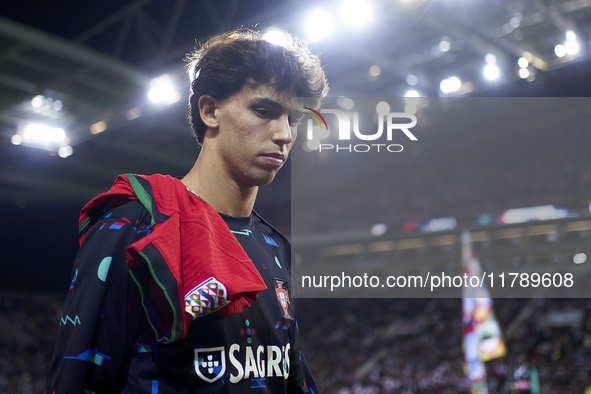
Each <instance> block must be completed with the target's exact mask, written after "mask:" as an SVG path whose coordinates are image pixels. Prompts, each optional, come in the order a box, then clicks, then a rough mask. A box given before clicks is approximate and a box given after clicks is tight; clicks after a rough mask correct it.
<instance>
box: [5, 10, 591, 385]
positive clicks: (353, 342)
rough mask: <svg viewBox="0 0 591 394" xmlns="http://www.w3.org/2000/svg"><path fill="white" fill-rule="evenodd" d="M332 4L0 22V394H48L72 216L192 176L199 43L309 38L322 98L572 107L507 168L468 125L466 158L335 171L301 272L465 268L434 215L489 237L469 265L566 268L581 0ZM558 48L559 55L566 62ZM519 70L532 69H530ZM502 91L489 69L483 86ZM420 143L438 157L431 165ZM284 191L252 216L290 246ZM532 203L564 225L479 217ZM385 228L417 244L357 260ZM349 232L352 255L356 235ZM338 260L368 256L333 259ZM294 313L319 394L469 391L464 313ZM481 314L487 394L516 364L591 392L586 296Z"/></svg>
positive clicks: (452, 238)
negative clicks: (379, 172)
mask: <svg viewBox="0 0 591 394" xmlns="http://www.w3.org/2000/svg"><path fill="white" fill-rule="evenodd" d="M346 3H347V2H341V1H333V2H328V1H327V2H312V1H300V2H295V1H284V2H278V1H273V0H266V1H265V0H262V1H248V0H228V1H219V2H214V1H211V0H203V1H199V2H197V1H192V2H191V1H184V0H176V1H174V2H168V1H161V0H152V1H150V0H137V1H126V2H107V3H103V4H85V3H83V2H74V1H56V2H39V1H21V2H19V3H16V2H15V3H9V2H4V3H3V4H2V5H1V6H0V169H1V171H0V212H1V217H2V219H3V220H2V225H1V226H0V229H1V230H0V231H2V236H1V237H0V267H1V275H0V289H1V293H0V296H1V298H0V392H6V393H37V392H39V393H40V392H42V391H43V384H44V379H45V374H46V372H47V367H48V365H49V362H50V360H51V353H52V346H53V339H54V337H55V333H56V330H57V328H58V325H59V319H60V317H61V312H60V308H61V303H62V302H63V298H64V296H65V292H66V290H67V288H68V285H69V282H70V279H71V272H70V270H71V265H72V262H73V259H74V256H75V253H76V249H77V234H76V228H77V215H78V212H79V210H80V208H81V207H82V205H83V204H84V203H85V202H86V201H87V200H88V199H90V198H91V197H93V196H94V195H96V194H98V193H100V192H102V191H104V190H106V189H107V188H108V187H109V186H110V184H111V183H112V181H113V180H114V178H115V177H116V175H117V174H119V173H123V172H134V173H165V174H170V175H174V176H182V175H183V174H184V173H185V172H186V171H187V169H188V168H190V166H191V165H192V163H193V162H194V160H195V158H196V155H197V153H198V150H197V146H196V144H195V142H194V141H193V139H192V137H191V136H190V134H189V131H188V126H187V124H186V122H185V115H186V99H185V97H186V96H187V85H188V84H187V78H186V76H185V74H184V65H183V63H182V61H181V59H182V57H183V54H184V53H185V52H186V51H187V50H188V49H190V48H191V47H192V46H193V45H194V40H195V39H198V40H200V41H204V40H205V39H206V38H207V37H208V36H210V35H212V34H215V33H217V32H221V31H225V30H228V29H231V28H235V27H239V26H254V25H255V24H259V25H262V26H268V27H273V26H275V27H279V28H283V29H286V30H288V31H290V32H293V33H296V34H299V35H301V36H303V37H305V38H306V39H307V40H309V41H310V42H311V47H312V49H313V50H314V51H315V52H321V56H322V62H323V64H325V65H326V67H325V69H326V72H327V75H328V79H329V82H330V85H331V96H334V97H337V96H346V97H364V96H372V97H403V96H405V95H406V94H407V92H408V91H409V90H414V91H415V92H417V93H418V94H420V95H421V96H423V97H483V96H484V97H580V99H579V100H577V104H580V106H579V107H577V108H571V109H566V110H565V109H560V110H556V111H552V110H549V111H548V113H547V114H546V115H545V116H543V117H541V118H540V119H532V123H531V125H529V126H527V127H525V128H524V129H523V130H520V134H519V135H518V136H517V137H515V138H511V136H507V140H508V142H507V144H510V146H512V147H514V152H517V153H515V156H514V157H512V158H511V160H509V161H504V160H496V161H488V160H487V158H488V157H494V152H491V151H490V150H488V149H487V146H486V145H485V144H483V143H482V141H483V139H486V138H490V136H479V134H478V130H477V129H475V130H470V131H469V133H470V135H469V136H468V135H467V136H461V137H466V138H462V141H463V143H462V144H463V146H462V150H461V151H460V152H459V153H458V152H455V151H454V154H453V155H452V154H451V153H449V152H451V150H452V147H455V146H457V142H458V141H457V139H456V140H454V138H446V136H445V135H440V136H438V137H437V138H438V139H430V138H427V137H425V139H424V140H425V142H424V143H423V144H422V145H419V147H420V149H419V150H418V151H417V150H414V151H413V150H411V149H409V150H408V151H405V152H403V153H400V154H399V155H400V156H394V157H391V158H389V159H387V160H389V162H388V163H387V164H388V165H389V166H391V168H392V177H391V178H388V177H384V178H383V179H380V180H379V181H377V182H374V183H372V182H368V184H367V185H364V188H359V187H357V188H352V187H351V185H350V184H348V183H347V178H346V177H344V176H340V175H339V176H333V177H331V178H330V179H324V180H323V179H321V180H318V181H317V182H323V184H326V185H327V186H326V187H330V188H331V189H333V190H337V191H338V193H339V195H341V196H342V198H340V199H339V200H338V201H326V200H323V199H322V194H321V193H320V192H316V193H310V195H304V196H298V198H303V199H304V200H305V199H306V198H307V199H308V201H309V202H310V204H316V205H319V206H320V208H319V209H322V210H325V211H327V212H329V213H330V214H331V216H330V221H328V222H327V221H315V220H314V217H310V218H307V219H306V223H307V224H308V225H309V228H307V231H308V234H309V235H310V236H311V237H315V238H317V239H321V240H322V239H325V240H327V241H323V242H319V243H306V242H303V241H302V242H300V243H299V245H298V242H297V240H294V241H296V242H294V243H295V245H296V248H298V249H296V250H297V251H300V252H299V253H300V255H301V256H303V261H302V264H309V263H310V261H312V260H314V259H315V258H316V257H318V256H322V259H325V260H321V261H322V262H323V263H330V264H357V265H363V264H364V263H367V261H368V259H370V260H371V261H375V260H376V259H377V260H380V261H409V262H415V261H419V260H420V259H444V260H445V262H446V263H448V264H456V265H457V266H461V259H460V253H459V241H458V234H459V231H460V227H459V226H458V227H457V228H454V229H449V230H446V231H443V232H439V233H437V234H431V233H423V232H421V231H420V225H419V224H420V223H428V222H429V220H431V219H433V218H441V217H454V218H456V220H457V223H458V224H462V225H463V226H466V227H468V228H470V229H471V230H477V231H479V232H480V233H481V238H479V241H477V242H475V250H476V253H478V254H479V256H480V258H481V261H482V263H483V266H484V267H486V266H487V264H488V265H489V266H490V265H492V266H494V264H497V263H499V262H506V263H508V264H515V266H520V265H524V266H530V267H534V268H535V267H536V265H537V264H539V265H540V266H542V265H545V264H552V265H553V266H554V267H556V266H560V267H565V269H567V268H568V265H569V264H574V263H573V257H574V255H575V254H578V253H585V254H586V255H589V253H591V250H590V249H591V247H589V237H590V235H591V233H590V230H591V225H590V224H589V216H590V215H589V208H588V205H589V200H590V197H589V195H590V193H591V169H590V167H589V161H588V156H589V154H588V152H589V148H588V146H589V145H590V144H589V142H590V139H591V133H590V132H589V130H588V127H576V128H569V127H568V122H569V121H572V120H573V119H575V120H578V124H581V123H582V124H584V123H585V120H588V119H591V114H590V113H591V110H590V108H591V107H589V106H590V105H591V100H589V101H585V100H586V99H585V97H586V96H587V95H588V92H589V91H590V90H589V89H590V88H591V75H590V73H589V69H590V66H591V61H590V60H589V56H588V54H589V51H590V50H591V47H590V45H589V39H590V36H591V31H590V27H591V24H590V23H589V21H590V18H591V3H590V2H588V1H584V0H572V1H549V0H538V1H511V0H499V1H494V2H486V3H485V2H477V1H468V0H439V1H429V0H427V1H416V0H407V1H404V0H391V1H377V0H374V1H368V2H367V3H364V2H355V4H356V6H357V7H360V8H358V9H357V10H354V11H353V14H352V15H353V17H351V14H347V13H343V11H342V6H343V4H346ZM321 8H322V10H323V12H324V13H320V12H321V10H320V9H321ZM370 11H371V12H370ZM369 12H370V14H368V17H367V20H365V19H364V18H365V15H366V13H369ZM349 23H350V24H349ZM331 26H332V30H330V29H329V28H330V27H331ZM573 34H574V36H573ZM573 42H575V43H576V45H575V44H573ZM557 45H563V47H562V48H560V47H558V48H557ZM576 46H578V52H577V51H575V50H574V48H575V47H576ZM567 48H568V49H569V52H571V53H567V54H566V55H564V56H560V57H559V56H558V55H560V54H563V53H562V52H561V51H563V52H564V51H566V49H567ZM489 54H492V55H494V57H491V56H488V57H487V55H489ZM520 58H524V59H526V60H528V62H527V63H528V64H525V67H523V66H524V62H523V60H519V59H520ZM487 65H489V66H496V67H497V71H498V78H496V79H487V78H486V77H485V76H484V73H483V70H484V67H486V66H487ZM491 70H492V74H491ZM521 70H527V72H526V71H521ZM162 74H167V75H168V79H169V82H171V83H172V86H173V88H174V89H172V93H171V94H170V99H169V101H168V102H160V103H154V102H151V101H149V99H148V93H149V90H150V89H151V88H154V87H155V86H154V84H155V83H156V82H152V84H151V83H150V82H151V80H152V79H153V78H156V77H158V76H160V75H162ZM494 74H495V72H494V68H493V67H489V68H488V71H487V75H488V76H489V77H491V76H494ZM526 74H527V75H526ZM451 76H456V77H458V78H459V79H460V80H461V85H460V89H459V90H458V91H453V92H452V91H447V90H446V91H447V93H445V92H443V91H442V90H441V85H440V82H441V81H442V80H444V79H446V78H450V77H451ZM159 81H160V82H162V79H160V80H159ZM446 89H447V88H446ZM175 90H176V91H177V92H178V94H175V93H174V91H175ZM161 92H162V91H161ZM161 95H162V93H161ZM41 96H43V97H41ZM58 102H59V103H58ZM573 111H574V112H573ZM33 122H38V123H44V124H46V125H50V126H51V127H61V128H63V129H64V130H65V133H66V134H67V137H68V140H69V141H61V142H56V141H54V142H51V143H48V142H45V144H46V145H45V146H41V143H40V142H35V141H29V142H27V141H26V138H28V136H27V135H26V133H25V129H26V127H27V125H29V124H30V123H33ZM506 133H507V131H506V130H505V131H502V130H500V131H499V135H500V136H503V137H505V135H506ZM15 135H19V136H20V137H18V138H15V137H14V136H15ZM468 137H469V138H468ZM456 138H457V136H456ZM492 140H494V139H492ZM492 140H491V141H492ZM304 142H305V141H303V140H302V139H300V140H298V142H297V143H296V146H295V147H294V149H302V144H303V143H304ZM421 142H422V141H421ZM47 144H49V145H51V146H48V145H47ZM68 146H69V147H70V148H71V149H70V148H68ZM429 146H437V148H438V150H437V152H438V153H437V156H436V157H434V156H433V155H430V154H429V152H430V151H429ZM40 148H41V149H40ZM59 148H64V149H59ZM431 152H432V151H431ZM446 152H447V153H446ZM519 152H528V156H527V159H525V158H524V159H523V160H520V156H519ZM61 156H65V157H61ZM347 158H348V157H347V156H340V157H339V158H338V159H336V158H335V157H334V156H332V157H329V158H328V159H326V158H322V157H321V155H318V156H317V157H316V159H315V160H318V164H319V165H322V167H323V172H324V173H325V174H331V173H332V174H339V171H340V170H342V168H343V166H345V167H346V166H353V165H354V164H355V163H347V162H343V161H346V160H347ZM491 163H492V164H491ZM417 164H418V165H417ZM357 168H361V169H362V166H357ZM288 175H289V172H288V171H285V170H284V172H283V174H281V176H280V177H279V178H278V179H277V180H276V182H275V183H274V184H273V185H271V186H269V187H267V188H264V189H263V190H261V192H260V196H259V200H258V202H257V207H260V208H258V209H259V211H260V212H261V213H262V214H263V215H264V216H265V217H267V218H268V219H269V220H270V221H271V222H272V223H276V224H277V225H278V227H279V228H280V229H281V230H282V231H284V232H286V233H289V232H290V225H289V216H290V215H289V213H290V212H291V210H290V209H289V200H290V192H291V190H290V179H289V176H288ZM384 185H388V186H389V187H385V186H384ZM392 185H395V187H394V186H392ZM427 185H428V187H427ZM368 187H370V189H368ZM371 187H375V188H374V189H371ZM293 192H294V193H297V192H298V191H296V190H294V191H293ZM363 192H365V193H367V194H373V195H376V196H381V197H382V198H381V199H378V200H379V201H377V202H376V203H377V204H383V206H382V205H378V206H379V207H380V208H381V209H380V210H381V211H383V212H384V217H383V218H380V217H377V218H374V217H368V215H367V214H364V211H363V209H359V207H358V204H357V205H356V202H357V201H364V200H363V198H364V197H363V195H362V194H361V193H363ZM393 201H394V202H395V203H392V202H393ZM540 205H554V206H556V207H563V208H566V209H568V210H569V212H572V213H576V214H577V215H578V216H573V217H567V218H564V219H554V220H551V221H544V222H543V223H541V222H531V223H524V224H515V225H510V226H503V225H501V224H498V223H495V222H494V221H493V222H490V223H486V224H482V223H480V222H478V220H477V219H476V218H478V217H479V215H481V214H489V213H492V214H494V213H496V214H498V213H500V212H502V211H505V210H508V209H514V208H523V207H530V206H540ZM352 206H354V207H356V208H355V209H351V207H352ZM292 213H293V212H292ZM294 214H296V213H294ZM297 214H298V215H305V214H306V212H297ZM378 223H383V224H386V226H387V229H388V230H387V231H386V232H385V233H384V234H382V235H381V237H382V238H380V240H384V241H392V242H397V243H400V242H402V241H406V240H409V239H410V240H413V241H412V242H411V241H408V242H407V244H408V245H411V246H409V247H408V248H404V249H400V248H399V249H397V250H396V251H382V252H381V253H380V254H379V255H378V256H376V255H369V254H368V253H367V248H366V247H365V246H364V242H367V241H365V240H366V239H367V237H368V235H369V234H370V233H369V231H370V228H371V226H372V225H374V224H378ZM351 227H352V228H351ZM363 231H366V232H367V233H366V234H363V233H362V232H363ZM352 232H354V233H355V237H357V238H353V239H351V238H350V234H351V233H352ZM345 234H347V235H345ZM345 236H346V237H347V242H345V241H344V239H345ZM433 237H447V238H438V240H439V241H434V240H433ZM335 244H338V245H342V244H345V245H346V244H361V245H362V246H361V248H353V249H348V252H347V253H341V252H339V253H333V254H330V253H328V254H327V253H326V252H325V251H326V249H330V250H333V251H334V250H335V248H334V246H335ZM412 245H415V246H414V247H413V246H412ZM341 250H343V249H341ZM442 256H443V257H442ZM587 264H589V263H587ZM300 305H301V308H300V328H301V331H302V336H303V337H304V344H305V346H306V355H307V358H308V361H309V363H310V365H311V367H312V369H313V371H315V375H316V378H317V380H318V384H319V387H320V388H321V389H322V392H327V393H328V392H340V393H348V392H355V393H377V392H395V393H403V392H404V393H406V392H425V393H426V392H433V393H455V392H467V390H468V386H467V382H466V380H465V377H464V375H463V371H462V349H461V340H462V337H461V324H462V321H461V299H459V298H456V299H302V300H300ZM494 307H495V312H496V314H497V317H498V320H499V322H500V324H501V327H502V329H503V333H504V336H505V339H506V342H507V349H508V353H507V355H506V356H505V357H503V358H500V359H497V360H494V361H492V362H489V363H487V369H488V376H489V390H490V391H491V392H496V393H503V392H508V391H509V388H508V384H509V381H510V378H511V375H512V372H513V371H514V369H515V368H516V366H517V365H518V364H519V363H521V362H523V360H525V362H527V363H530V364H532V365H535V366H536V367H537V368H538V370H539V373H540V380H541V385H542V386H541V388H542V390H541V391H542V392H544V393H582V392H584V390H585V389H586V388H587V387H589V386H591V380H590V378H589V376H591V371H590V370H589V369H590V367H589V366H588V362H587V361H588V360H589V357H590V356H591V354H590V352H591V334H589V332H590V329H591V314H590V313H591V302H590V301H589V300H588V299H495V301H494Z"/></svg>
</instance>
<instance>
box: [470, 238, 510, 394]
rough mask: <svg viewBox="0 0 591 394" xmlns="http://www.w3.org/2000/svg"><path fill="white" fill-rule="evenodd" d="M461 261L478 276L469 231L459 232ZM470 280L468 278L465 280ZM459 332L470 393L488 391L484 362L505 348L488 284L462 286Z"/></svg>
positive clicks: (477, 262)
mask: <svg viewBox="0 0 591 394" xmlns="http://www.w3.org/2000/svg"><path fill="white" fill-rule="evenodd" d="M462 261H463V265H464V274H466V275H467V277H468V278H470V277H472V276H476V277H478V278H481V277H482V268H481V267H480V262H479V261H478V258H477V257H476V255H475V254H474V251H473V250H472V239H471V237H470V232H469V231H468V230H464V232H463V233H462ZM467 282H468V283H470V280H468V281H467ZM462 336H463V340H464V362H465V368H466V375H467V376H468V379H469V380H470V382H471V384H472V393H478V394H485V393H488V389H487V385H486V369H485V367H484V362H486V361H489V360H492V359H495V358H498V357H502V356H504V355H505V353H506V352H507V349H506V347H505V341H504V340H503V335H502V333H501V328H500V327H499V323H498V322H497V319H496V317H495V314H494V312H493V308H492V300H491V298H490V293H489V292H488V288H487V287H486V286H485V285H484V283H483V284H482V286H481V287H470V286H468V287H464V289H463V294H462Z"/></svg>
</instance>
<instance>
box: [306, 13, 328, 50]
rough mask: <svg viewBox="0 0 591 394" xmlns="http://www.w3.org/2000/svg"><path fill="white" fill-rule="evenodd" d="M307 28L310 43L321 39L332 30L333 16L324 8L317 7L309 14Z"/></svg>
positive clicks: (307, 37)
mask: <svg viewBox="0 0 591 394" xmlns="http://www.w3.org/2000/svg"><path fill="white" fill-rule="evenodd" d="M305 28H306V33H307V34H306V41H308V43H313V42H316V41H320V40H322V39H323V38H324V37H326V36H327V35H329V34H330V33H331V32H332V29H333V22H332V18H331V16H330V14H329V13H328V12H327V11H326V10H325V9H324V8H315V9H313V10H312V11H310V12H309V13H308V14H307V16H306V26H305Z"/></svg>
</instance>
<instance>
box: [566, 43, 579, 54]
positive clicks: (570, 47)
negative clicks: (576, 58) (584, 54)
mask: <svg viewBox="0 0 591 394" xmlns="http://www.w3.org/2000/svg"><path fill="white" fill-rule="evenodd" d="M564 49H566V53H568V54H569V55H576V54H577V53H579V49H580V46H579V43H578V42H577V40H568V41H567V42H566V43H565V44H564Z"/></svg>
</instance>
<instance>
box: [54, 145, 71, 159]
mask: <svg viewBox="0 0 591 394" xmlns="http://www.w3.org/2000/svg"><path fill="white" fill-rule="evenodd" d="M72 153H74V149H73V148H72V147H71V146H70V145H68V146H62V147H61V148H59V149H58V150H57V155H58V156H59V157H61V158H62V159H65V158H66V157H70V156H72Z"/></svg>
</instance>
